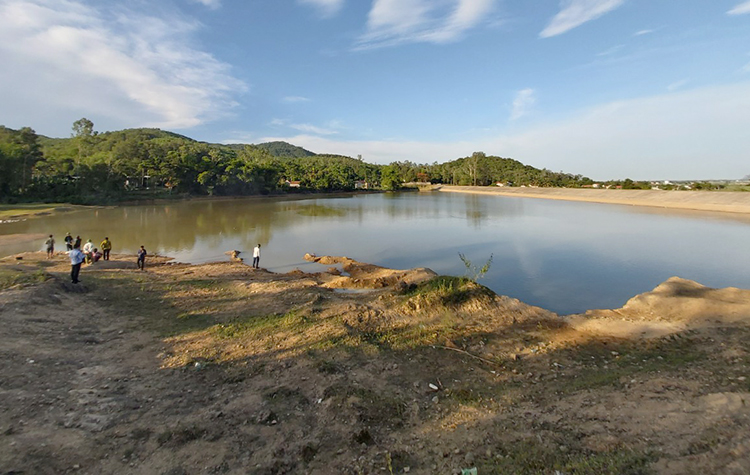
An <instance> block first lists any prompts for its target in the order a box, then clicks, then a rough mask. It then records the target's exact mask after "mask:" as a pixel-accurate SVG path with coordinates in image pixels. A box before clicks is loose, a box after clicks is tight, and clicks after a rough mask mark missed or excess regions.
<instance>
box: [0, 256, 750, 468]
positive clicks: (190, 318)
mask: <svg viewBox="0 0 750 475" xmlns="http://www.w3.org/2000/svg"><path fill="white" fill-rule="evenodd" d="M17 257H20V258H21V259H18V258H17ZM308 258H310V259H313V260H317V261H318V262H321V263H323V264H325V265H330V266H331V268H330V269H329V271H328V272H324V273H320V274H305V273H302V272H300V271H294V272H291V273H288V274H273V273H270V272H267V271H265V270H263V269H259V270H253V269H252V268H250V267H249V266H247V265H245V264H242V263H239V262H221V263H213V264H206V265H199V266H189V265H182V264H171V263H170V262H169V260H168V259H165V258H155V259H150V260H149V261H148V263H147V267H146V271H145V272H141V271H139V270H137V269H136V267H135V262H134V261H133V260H132V258H130V257H127V258H126V257H124V256H113V260H112V261H109V262H98V263H96V264H94V265H91V266H84V268H83V270H82V272H81V280H82V283H81V284H78V285H73V284H70V283H69V277H68V272H69V264H68V263H67V259H66V257H65V256H64V255H58V256H56V257H55V258H54V259H52V260H46V259H45V256H44V255H43V253H27V254H23V255H20V256H16V257H11V258H6V259H4V260H2V261H0V328H1V329H0V356H1V357H2V362H3V369H2V371H0V474H20V473H24V474H48V473H49V474H58V473H81V474H114V473H118V474H119V473H138V474H169V475H179V474H213V473H227V474H246V473H250V474H286V473H290V474H292V473H301V474H334V473H343V474H376V473H377V474H382V473H385V474H389V473H393V474H396V473H399V474H400V473H412V474H453V473H458V474H460V473H462V469H469V470H470V469H473V468H476V473H478V474H480V475H486V474H537V473H539V474H549V475H553V474H647V473H658V474H670V475H678V474H690V473H702V474H703V473H717V474H719V473H721V474H746V473H750V408H748V401H750V382H748V380H747V377H748V372H749V371H748V364H750V338H748V337H750V327H749V326H748V323H750V290H741V289H708V288H705V287H702V286H700V285H699V284H697V283H694V282H690V281H686V280H682V279H678V278H673V279H670V280H669V281H667V282H665V283H664V284H662V285H660V286H659V287H657V288H656V289H654V291H653V292H649V293H647V294H643V295H640V296H637V297H634V298H633V299H631V301H630V302H628V303H627V304H626V305H625V306H624V307H623V308H622V309H617V310H598V311H590V312H587V313H586V314H584V315H577V316H566V317H560V316H557V315H555V314H553V313H551V312H548V311H546V310H543V309H540V308H536V307H531V306H528V305H526V304H524V303H522V302H519V301H518V300H515V299H511V298H508V297H503V296H497V295H495V294H494V293H492V292H491V291H489V290H488V289H486V288H484V287H481V286H479V285H477V284H475V283H473V282H471V281H468V280H467V279H457V278H448V277H436V276H435V274H434V273H432V272H431V271H429V270H428V269H415V270H411V271H395V270H389V269H383V268H379V267H376V266H371V265H367V264H362V263H358V262H356V261H353V260H351V259H347V258H336V257H322V258H318V257H315V256H308ZM467 473H473V472H467Z"/></svg>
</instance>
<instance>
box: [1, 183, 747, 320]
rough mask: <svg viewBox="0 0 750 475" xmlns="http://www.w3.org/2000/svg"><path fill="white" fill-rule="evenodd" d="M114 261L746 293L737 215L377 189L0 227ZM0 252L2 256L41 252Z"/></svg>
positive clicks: (598, 303)
mask: <svg viewBox="0 0 750 475" xmlns="http://www.w3.org/2000/svg"><path fill="white" fill-rule="evenodd" d="M68 231H69V232H70V233H71V234H72V235H73V236H74V237H75V236H76V235H80V236H81V237H82V238H83V240H84V242H85V241H86V240H87V239H89V238H90V239H92V241H93V242H94V244H95V245H97V246H98V244H99V243H100V242H101V241H102V239H103V238H104V237H105V236H108V237H109V238H110V240H112V242H113V244H114V249H113V252H114V253H118V254H119V253H128V254H133V255H134V256H135V252H136V250H137V249H138V247H139V246H140V245H141V244H142V245H144V246H145V247H146V249H147V250H148V251H149V253H151V254H153V253H158V254H163V255H169V256H172V257H174V258H175V259H176V260H177V261H180V262H189V263H203V262H209V261H216V260H227V259H228V257H227V256H226V255H225V254H224V253H225V252H226V251H229V250H232V249H238V250H241V251H243V252H244V254H243V257H245V258H246V260H247V261H250V260H251V254H252V248H253V247H254V246H255V245H256V244H258V243H260V244H261V248H262V257H261V266H262V267H265V268H267V269H269V270H271V271H273V272H288V271H290V270H293V269H295V268H299V269H302V270H304V271H307V272H311V271H318V270H323V269H324V267H323V266H320V265H318V264H312V263H308V262H306V261H304V260H303V259H302V256H303V255H304V254H305V253H307V252H309V253H314V254H317V255H345V256H348V257H351V258H353V259H356V260H359V261H363V262H370V263H373V264H377V265H381V266H386V267H392V268H399V269H405V268H411V267H429V268H431V269H433V270H434V271H435V272H438V273H440V274H450V275H464V274H466V267H465V265H464V264H463V263H462V261H461V259H460V258H459V253H462V254H464V255H465V256H466V257H467V258H468V259H469V260H470V261H471V262H473V263H474V264H475V265H476V266H477V267H481V266H482V265H483V264H484V263H485V262H486V261H487V260H488V259H489V258H490V256H493V262H492V266H491V267H490V270H489V272H487V274H486V275H485V276H484V278H483V279H481V280H480V283H482V284H484V285H486V286H488V287H490V288H491V289H493V290H494V291H495V292H497V293H499V294H504V295H509V296H511V297H515V298H518V299H520V300H522V301H524V302H526V303H529V304H532V305H538V306H540V307H544V308H547V309H549V310H552V311H555V312H558V313H560V314H568V313H577V312H582V311H584V310H587V309H592V308H615V307H620V306H622V305H623V304H624V303H625V302H626V301H627V300H628V299H629V298H630V297H632V296H634V295H636V294H638V293H642V292H645V291H649V290H651V289H653V288H654V287H655V286H656V285H658V284H659V283H661V282H663V281H665V280H666V279H668V278H669V277H671V276H675V275H676V276H680V277H684V278H686V279H691V280H695V281H697V282H699V283H701V284H704V285H707V286H711V287H727V286H734V287H742V288H750V252H748V245H749V244H750V221H749V220H748V218H747V217H746V216H742V215H736V216H735V215H731V214H710V213H699V212H679V211H674V212H669V211H662V210H658V209H656V208H644V207H632V206H620V205H604V204H593V203H579V202H566V201H554V200H541V199H531V198H514V197H503V196H487V195H470V194H463V193H383V194H364V195H350V196H345V197H314V198H307V199H284V198H273V199H271V198H260V199H259V198H248V199H230V200H192V201H179V202H173V203H168V204H158V205H139V206H122V207H117V208H111V209H105V208H102V209H94V210H82V211H72V212H68V213H60V214H55V215H51V216H47V217H41V218H34V219H28V220H25V221H21V222H16V223H6V224H0V235H7V234H16V233H19V234H25V233H42V234H50V233H52V234H54V235H55V239H56V240H57V243H58V245H57V248H58V249H60V248H64V245H63V243H62V241H63V237H64V235H65V233H66V232H68ZM42 241H43V240H41V241H40V242H39V243H38V244H36V243H34V244H28V243H26V244H23V243H19V244H15V245H7V246H4V247H2V248H0V255H9V254H11V253H16V252H21V251H30V250H40V249H41V248H42Z"/></svg>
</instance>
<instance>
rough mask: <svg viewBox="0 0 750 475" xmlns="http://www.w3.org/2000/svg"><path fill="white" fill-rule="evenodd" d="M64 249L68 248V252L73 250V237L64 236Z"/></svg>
mask: <svg viewBox="0 0 750 475" xmlns="http://www.w3.org/2000/svg"><path fill="white" fill-rule="evenodd" d="M65 247H67V248H68V251H72V250H73V236H71V235H70V233H68V234H66V235H65Z"/></svg>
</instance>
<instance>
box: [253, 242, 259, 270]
mask: <svg viewBox="0 0 750 475" xmlns="http://www.w3.org/2000/svg"><path fill="white" fill-rule="evenodd" d="M259 264H260V244H258V245H257V246H255V248H253V269H260V265H259Z"/></svg>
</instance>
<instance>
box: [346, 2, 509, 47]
mask: <svg viewBox="0 0 750 475" xmlns="http://www.w3.org/2000/svg"><path fill="white" fill-rule="evenodd" d="M496 2H497V0H445V1H442V2H435V1H430V0H375V1H374V2H373V5H372V8H371V9H370V13H369V15H368V21H367V32H366V33H365V34H364V35H363V36H362V37H361V38H360V39H359V42H358V44H357V48H358V49H364V48H374V47H382V46H392V45H396V44H401V43H410V42H428V43H448V42H451V41H456V40H458V39H459V38H461V36H462V35H463V34H464V33H465V32H466V31H468V30H470V29H472V28H474V27H476V26H477V25H479V24H480V23H482V22H483V21H488V20H489V18H488V16H489V15H490V13H491V12H492V10H493V8H494V6H495V3H496Z"/></svg>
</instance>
